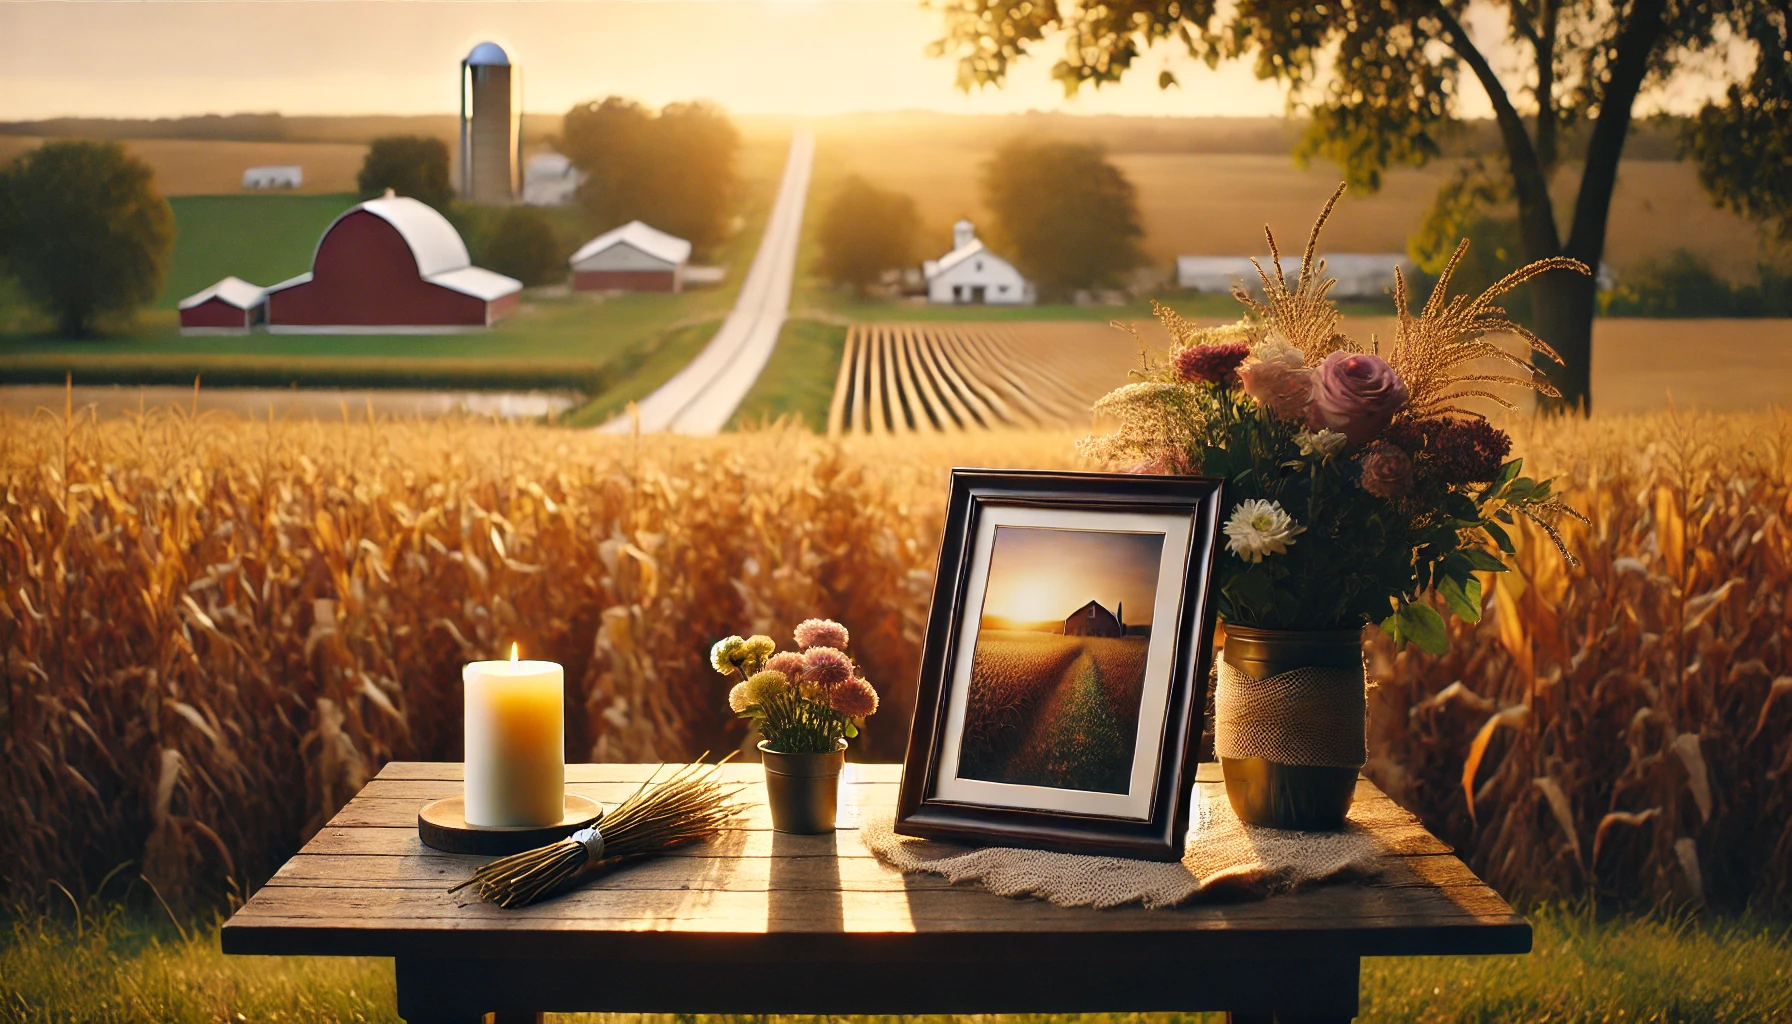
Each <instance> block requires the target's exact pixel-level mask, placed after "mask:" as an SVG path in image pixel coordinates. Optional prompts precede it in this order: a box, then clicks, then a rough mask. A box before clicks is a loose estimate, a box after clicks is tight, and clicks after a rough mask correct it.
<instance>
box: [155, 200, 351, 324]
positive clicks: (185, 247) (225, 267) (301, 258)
mask: <svg viewBox="0 0 1792 1024" xmlns="http://www.w3.org/2000/svg"><path fill="white" fill-rule="evenodd" d="M359 201H360V200H359V199H358V198H357V197H356V196H353V195H348V194H328V195H259V196H257V195H246V196H173V197H171V198H170V199H169V200H168V205H169V206H172V207H173V208H174V224H175V228H176V234H175V236H174V256H173V258H172V259H171V260H170V261H169V264H168V277H167V279H166V280H165V281H164V282H163V284H162V295H161V297H160V298H159V299H157V300H156V308H157V309H173V308H175V306H176V305H177V304H178V303H179V302H180V300H181V299H184V298H186V297H187V296H189V295H191V294H193V293H194V292H196V291H199V290H200V289H201V288H205V287H207V286H208V285H211V284H213V283H215V282H216V281H218V279H219V278H222V277H225V276H227V275H234V276H236V277H240V278H242V279H243V280H245V281H251V282H253V283H255V284H258V285H261V286H262V287H264V288H265V287H267V286H268V285H271V284H278V283H280V282H281V281H284V280H286V279H287V278H289V277H292V276H294V275H296V274H302V273H304V272H305V271H307V270H310V269H311V254H312V252H313V251H314V250H316V248H317V240H318V238H319V237H321V236H322V235H323V233H324V229H325V228H327V227H329V226H330V222H331V221H333V220H335V219H336V218H337V217H339V216H341V215H342V212H343V211H344V210H347V209H348V208H349V207H351V206H353V205H355V203H357V202H359Z"/></svg>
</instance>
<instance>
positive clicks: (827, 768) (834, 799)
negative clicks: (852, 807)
mask: <svg viewBox="0 0 1792 1024" xmlns="http://www.w3.org/2000/svg"><path fill="white" fill-rule="evenodd" d="M839 743H840V745H839V746H837V747H835V748H834V750H833V752H832V753H827V754H785V753H780V752H779V751H776V750H773V749H772V748H771V747H769V746H767V745H766V743H765V741H764V740H761V741H760V742H759V756H760V759H761V760H763V761H764V762H765V796H766V802H767V803H768V804H769V805H770V806H771V809H772V828H773V829H774V830H776V831H778V832H789V833H793V834H796V835H804V836H813V835H821V834H822V833H825V832H832V831H834V815H835V814H836V813H837V811H838V810H839V806H840V769H841V768H844V767H845V766H846V741H845V740H840V741H839Z"/></svg>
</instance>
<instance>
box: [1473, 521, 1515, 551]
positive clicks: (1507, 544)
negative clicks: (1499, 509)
mask: <svg viewBox="0 0 1792 1024" xmlns="http://www.w3.org/2000/svg"><path fill="white" fill-rule="evenodd" d="M1511 521H1512V520H1510V519H1507V520H1506V522H1508V523H1509V522H1511ZM1481 529H1483V530H1486V531H1487V536H1489V537H1492V538H1493V542H1494V543H1495V544H1497V545H1499V549H1500V550H1501V551H1504V552H1505V553H1506V554H1508V555H1514V554H1517V553H1518V549H1517V548H1515V547H1513V546H1512V538H1511V537H1509V536H1507V535H1506V531H1505V530H1503V529H1501V528H1500V525H1499V524H1498V523H1483V524H1482V525H1481Z"/></svg>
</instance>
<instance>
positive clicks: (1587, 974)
mask: <svg viewBox="0 0 1792 1024" xmlns="http://www.w3.org/2000/svg"><path fill="white" fill-rule="evenodd" d="M1166 913H1168V911H1166ZM69 917H70V915H69V914H66V913H65V914H63V915H62V918H61V919H60V920H59V921H56V922H51V921H48V920H46V919H43V918H32V919H29V920H23V921H18V922H15V923H14V924H12V925H11V926H10V930H0V1022H19V1024H27V1022H29V1024H52V1022H54V1024H63V1022H67V1021H80V1022H95V1024H139V1022H141V1024H150V1022H156V1024H188V1022H192V1024H199V1022H206V1024H213V1022H220V1021H223V1022H249V1024H260V1022H264V1021H266V1022H285V1021H291V1022H295V1024H297V1022H320V1024H321V1022H343V1024H348V1022H366V1024H386V1022H393V1024H396V1022H397V1021H398V1017H397V1013H396V1010H395V1008H394V1006H393V993H392V965H391V961H390V960H375V959H366V958H329V959H325V958H308V957H227V956H224V955H223V954H222V953H220V952H219V951H218V934H217V929H216V928H215V927H210V928H202V929H200V930H198V931H197V932H196V933H194V934H192V935H191V936H188V937H183V936H181V935H178V934H176V933H175V932H174V930H173V929H172V928H171V927H169V926H167V925H161V926H151V925H144V924H141V923H137V922H134V921H132V920H129V919H127V918H125V917H124V916H122V915H119V914H111V915H102V916H100V917H99V918H98V919H97V920H95V919H94V918H93V917H92V915H91V914H90V916H89V918H88V919H87V920H85V921H83V923H82V927H81V928H80V929H79V930H77V929H76V927H75V926H74V925H73V923H72V922H71V921H69V920H68V918H69ZM1531 920H1532V923H1533V925H1534V926H1535V927H1536V931H1537V943H1536V952H1534V953H1532V954H1530V955H1529V956H1501V957H1416V958H1411V959H1399V960H1391V959H1371V960H1365V961H1364V963H1363V984H1362V997H1361V998H1362V1015H1361V1016H1360V1017H1358V1018H1357V1019H1358V1021H1360V1022H1364V1024H1381V1022H1388V1024H1392V1022H1396V1021H1398V1022H1407V1021H1416V1022H1422V1024H1444V1022H1458V1021H1460V1022H1490V1021H1526V1022H1531V1021H1548V1022H1551V1024H1557V1022H1567V1024H1631V1022H1688V1024H1691V1022H1707V1021H1709V1022H1731V1021H1735V1022H1741V1021H1773V1020H1786V1019H1792V938H1789V937H1788V933H1787V928H1786V927H1785V926H1784V925H1772V926H1770V925H1766V924H1762V923H1759V922H1746V921H1745V922H1724V921H1715V922H1706V923H1695V922H1682V923H1678V924H1670V923H1663V922H1661V921H1655V920H1644V919H1635V918H1630V919H1620V920H1617V921H1610V922H1605V923H1597V924H1595V923H1592V922H1589V921H1588V920H1586V919H1585V918H1584V917H1583V916H1581V915H1578V914H1574V913H1569V912H1565V911H1561V910H1549V909H1546V910H1542V911H1539V912H1535V913H1533V914H1532V915H1531ZM4 927H5V926H0V928H4ZM785 1019H786V1020H790V1021H793V1022H797V1021H800V1022H804V1024H822V1021H823V1020H824V1019H823V1018H785ZM554 1020H555V1021H556V1022H570V1021H573V1020H580V1021H593V1022H595V1021H598V1020H602V1021H604V1022H606V1024H631V1022H641V1024H649V1022H650V1021H651V1024H672V1022H673V1020H674V1018H672V1017H670V1016H665V1017H652V1018H645V1017H642V1016H639V1015H634V1014H612V1015H602V1016H601V1017H599V1016H597V1015H565V1016H562V1015H558V1014H556V1015H554ZM678 1020H679V1021H680V1022H681V1024H769V1022H767V1021H766V1020H765V1018H761V1017H744V1016H743V1017H734V1016H720V1015H705V1016H702V1017H699V1018H696V1019H693V1018H690V1017H681V1018H678ZM827 1020H835V1021H841V1022H861V1021H862V1022H867V1024H870V1022H873V1021H875V1022H876V1024H895V1021H896V1018H886V1019H876V1018H828V1019H827ZM903 1020H904V1021H906V1022H907V1024H952V1019H951V1018H913V1017H910V1018H903ZM964 1020H965V1022H966V1024H970V1021H971V1019H970V1018H965V1019H964ZM975 1020H976V1021H978V1022H980V1024H995V1022H996V1021H1007V1022H1012V1024H1196V1022H1202V1024H1210V1022H1211V1024H1217V1020H1218V1015H1217V1014H1205V1015H1204V1014H1098V1015H1069V1014H1067V1015H1061V1016H1060V1015H1045V1016H1041V1015H1027V1016H1024V1017H1023V1016H1014V1017H1007V1018H991V1017H979V1018H975Z"/></svg>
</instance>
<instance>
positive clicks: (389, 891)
mask: <svg viewBox="0 0 1792 1024" xmlns="http://www.w3.org/2000/svg"><path fill="white" fill-rule="evenodd" d="M650 771H652V766H650V765H632V764H583V765H567V768H566V772H567V782H568V785H569V788H570V789H571V790H572V791H573V792H576V793H580V794H583V795H585V796H589V797H593V798H596V799H598V800H602V801H605V802H607V803H614V802H616V801H619V800H621V799H622V798H624V797H626V796H627V795H628V794H629V793H630V792H632V791H633V789H634V788H635V786H636V785H638V784H639V782H640V780H641V779H643V778H645V777H646V775H647V774H648V773H649V772H650ZM729 772H730V774H731V776H732V777H734V778H736V779H738V780H740V781H746V782H753V785H751V786H750V787H749V788H748V789H747V790H746V791H745V793H744V794H743V795H744V797H745V799H747V800H749V801H750V802H751V803H752V808H751V811H750V813H749V814H748V815H747V816H746V818H745V819H744V821H743V823H742V825H741V827H740V828H738V829H736V830H733V831H731V832H729V833H728V834H727V835H725V836H724V837H722V838H721V839H718V840H716V841H714V842H711V843H706V844H700V845H697V846H693V847H687V848H685V849H683V850H679V851H675V852H674V853H672V854H670V855H668V856H665V857H661V858H658V859H655V860H649V861H643V862H640V863H637V864H635V865H633V866H631V867H627V868H623V869H621V870H619V871H616V872H615V873H613V874H610V875H608V876H605V877H603V878H602V879H600V880H597V881H594V882H593V883H591V884H589V885H587V886H586V887H584V888H582V889H579V890H577V891H575V892H572V893H570V894H568V895H566V896H563V897H561V898H559V899H555V900H551V901H549V902H547V903H544V904H540V905H537V906H534V907H529V908H525V909H520V910H501V909H499V908H497V907H495V906H492V905H490V904H487V903H483V902H480V901H478V900H476V899H475V898H474V897H473V895H472V893H471V891H470V890H462V891H461V892H459V893H456V894H452V895H451V894H449V892H448V889H449V887H450V886H452V885H454V884H455V883H457V882H460V881H461V880H462V879H465V878H466V877H467V876H468V875H469V874H471V873H472V871H473V868H474V867H476V866H477V865H478V864H480V863H481V862H482V858H479V857H471V856H460V855H454V854H445V853H438V852H436V851H434V850H431V849H429V848H427V847H425V846H423V845H422V844H421V843H420V842H418V840H417V809H418V808H419V807H421V806H422V805H423V804H424V803H426V802H427V801H430V800H434V799H436V798H438V797H443V796H449V795H452V794H454V793H457V792H459V789H460V766H459V765H458V764H452V763H447V764H437V763H393V764H389V765H387V766H386V767H385V769H384V770H383V771H381V772H380V774H379V777H378V778H376V779H374V780H373V781H372V782H369V783H368V784H367V787H366V788H365V789H363V790H362V791H361V793H360V795H358V796H356V797H355V798H354V799H353V800H352V801H350V802H349V804H348V806H346V807H344V808H343V809H342V811H341V813H339V814H337V815H336V817H335V818H334V819H332V820H331V822H330V824H329V825H327V826H325V827H324V829H323V830H322V831H320V832H319V833H318V834H317V836H316V837H315V838H313V839H312V840H311V842H309V843H307V844H306V845H305V848H304V850H302V851H300V853H299V854H298V856H296V857H294V858H293V859H292V860H290V861H288V862H287V863H286V866H285V867H283V868H281V869H280V871H279V873H278V874H276V875H275V876H274V877H273V879H271V880H270V881H269V882H268V884H267V885H266V886H264V887H263V888H262V889H261V890H260V891H259V892H257V893H256V894H255V895H254V896H253V897H251V898H250V899H249V901H248V903H246V904H244V906H243V907H242V909H241V910H238V911H237V912H236V914H235V915H234V916H233V917H231V919H230V920H229V921H228V922H227V923H226V924H225V925H224V931H223V944H224V951H225V952H227V953H248V954H298V955H309V956H389V957H393V958H395V959H396V961H397V975H398V1009H399V1013H400V1014H402V1015H403V1016H404V1018H405V1019H406V1020H407V1021H409V1022H411V1024H424V1022H464V1024H471V1022H473V1021H477V1020H478V1019H479V1018H480V1017H481V1015H483V1014H485V1013H487V1012H494V1013H496V1014H497V1019H498V1022H499V1024H508V1022H509V1021H512V1020H515V1019H524V1020H532V1019H534V1015H535V1014H538V1013H540V1012H542V1011H550V1010H553V1011H571V1010H602V1011H619V1012H650V1011H651V1012H684V1013H818V1014H844V1013H880V1014H913V1013H995V1012H1004V1011H1008V1012H1059V1013H1069V1012H1097V1011H1148V1010H1178V1011H1194V1010H1224V1011H1227V1012H1229V1013H1231V1014H1232V1017H1233V1020H1235V1021H1240V1022H1242V1021H1253V1022H1265V1021H1270V1020H1272V1019H1274V1020H1279V1021H1282V1022H1284V1024H1287V1022H1292V1021H1348V1020H1349V1019H1350V1018H1352V1017H1354V1016H1355V1015H1356V1009H1357V975H1358V961H1359V958H1360V957H1364V956H1412V955H1431V954H1459V953H1523V952H1526V951H1528V950H1529V949H1530V946H1531V929H1530V926H1529V925H1528V924H1526V923H1525V921H1524V919H1523V918H1521V917H1519V916H1517V915H1516V914H1514V913H1513V912H1512V909H1511V908H1510V907H1509V906H1507V905H1506V903H1505V901H1504V900H1502V899H1501V898H1500V897H1499V895H1498V894H1497V893H1495V892H1494V891H1493V890H1492V889H1489V888H1488V887H1487V886H1486V885H1485V884H1483V883H1482V882H1481V880H1480V879H1478V878H1476V877H1475V876H1474V874H1473V873H1471V872H1470V871H1469V870H1468V868H1467V867H1465V866H1464V865H1463V863H1462V862H1461V861H1460V860H1458V859H1456V857H1455V856H1454V855H1453V854H1452V853H1451V852H1450V848H1449V847H1447V846H1445V845H1444V844H1443V843H1441V842H1439V841H1438V840H1437V839H1436V838H1435V837H1434V836H1432V835H1431V834H1430V833H1429V832H1426V831H1425V829H1424V828H1423V827H1422V826H1421V825H1420V824H1419V823H1418V821H1417V820H1416V819H1414V818H1413V817H1412V816H1410V815H1408V814H1407V813H1406V812H1404V811H1402V810H1400V809H1399V808H1398V807H1396V806H1395V805H1394V803H1393V802H1392V801H1391V800H1389V799H1388V798H1387V797H1386V796H1385V795H1383V794H1382V793H1381V792H1380V791H1379V790H1377V789H1376V788H1375V787H1374V786H1373V785H1371V784H1370V783H1369V782H1367V781H1363V782H1360V783H1359V784H1358V790H1357V801H1358V804H1359V808H1360V810H1359V812H1357V813H1358V816H1359V818H1360V820H1362V821H1364V822H1365V824H1366V825H1367V827H1369V828H1371V829H1372V830H1373V831H1374V832H1375V833H1376V835H1377V836H1379V837H1380V838H1381V839H1382V841H1383V842H1384V843H1385V844H1386V845H1387V847H1388V848H1389V849H1390V850H1391V851H1393V852H1395V853H1397V854H1398V855H1399V856H1398V858H1397V862H1396V863H1397V866H1396V867H1395V868H1393V869H1392V870H1389V871H1388V872H1386V873H1385V874H1384V876H1383V877H1382V878H1380V879H1379V880H1377V881H1375V882H1373V883H1369V884H1352V885H1335V886H1326V887H1321V888H1317V889H1313V890H1310V891H1307V892H1304V893H1300V894H1298V895H1290V896H1281V897H1276V898H1273V899H1269V900H1263V901H1259V902H1250V903H1231V904H1213V905H1201V906H1194V907H1189V908H1185V909H1181V910H1142V909H1138V908H1126V909H1119V910H1064V909H1061V908H1058V907H1053V906H1051V905H1049V904H1046V903H1041V902H1037V901H1028V900H1013V899H1005V898H1002V897H999V896H992V895H990V894H989V893H987V892H984V891H983V890H981V889H977V888H971V887H966V886H953V885H950V884H947V883H946V882H944V881H942V880H940V879H937V878H934V877H931V876H913V875H909V876H905V875H901V874H898V873H896V872H895V871H892V870H890V869H889V868H887V867H885V866H884V865H883V864H882V863H880V862H879V861H877V860H875V859H873V858H872V857H871V855H870V854H869V853H867V852H866V850H865V848H864V846H863V845H862V844H861V843H860V842H859V840H858V837H857V835H856V832H855V828H856V825H857V823H858V822H859V821H860V820H861V819H862V818H863V816H864V815H866V814H868V813H873V812H877V811H885V812H887V811H888V810H889V809H891V808H893V807H894V805H895V800H896V783H897V781H898V779H899V777H900V775H901V767H900V766H899V765H885V764H870V765H848V766H847V775H846V778H845V781H844V784H843V787H842V789H843V791H842V794H841V820H840V830H839V831H838V832H836V833H835V834H833V835H826V836H792V835H784V834H781V833H776V832H773V831H771V826H770V819H769V818H768V816H767V813H766V808H765V805H764V788H763V786H762V785H761V784H759V783H757V782H756V781H755V780H757V779H758V778H760V777H761V769H760V767H759V766H758V765H733V766H730V767H729ZM1196 798H1197V799H1202V800H1222V801H1223V800H1224V799H1225V796H1224V794H1223V786H1222V784H1221V782H1220V777H1219V772H1218V766H1217V765H1203V766H1202V770H1201V772H1200V775H1199V777H1198V781H1197V783H1196Z"/></svg>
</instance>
